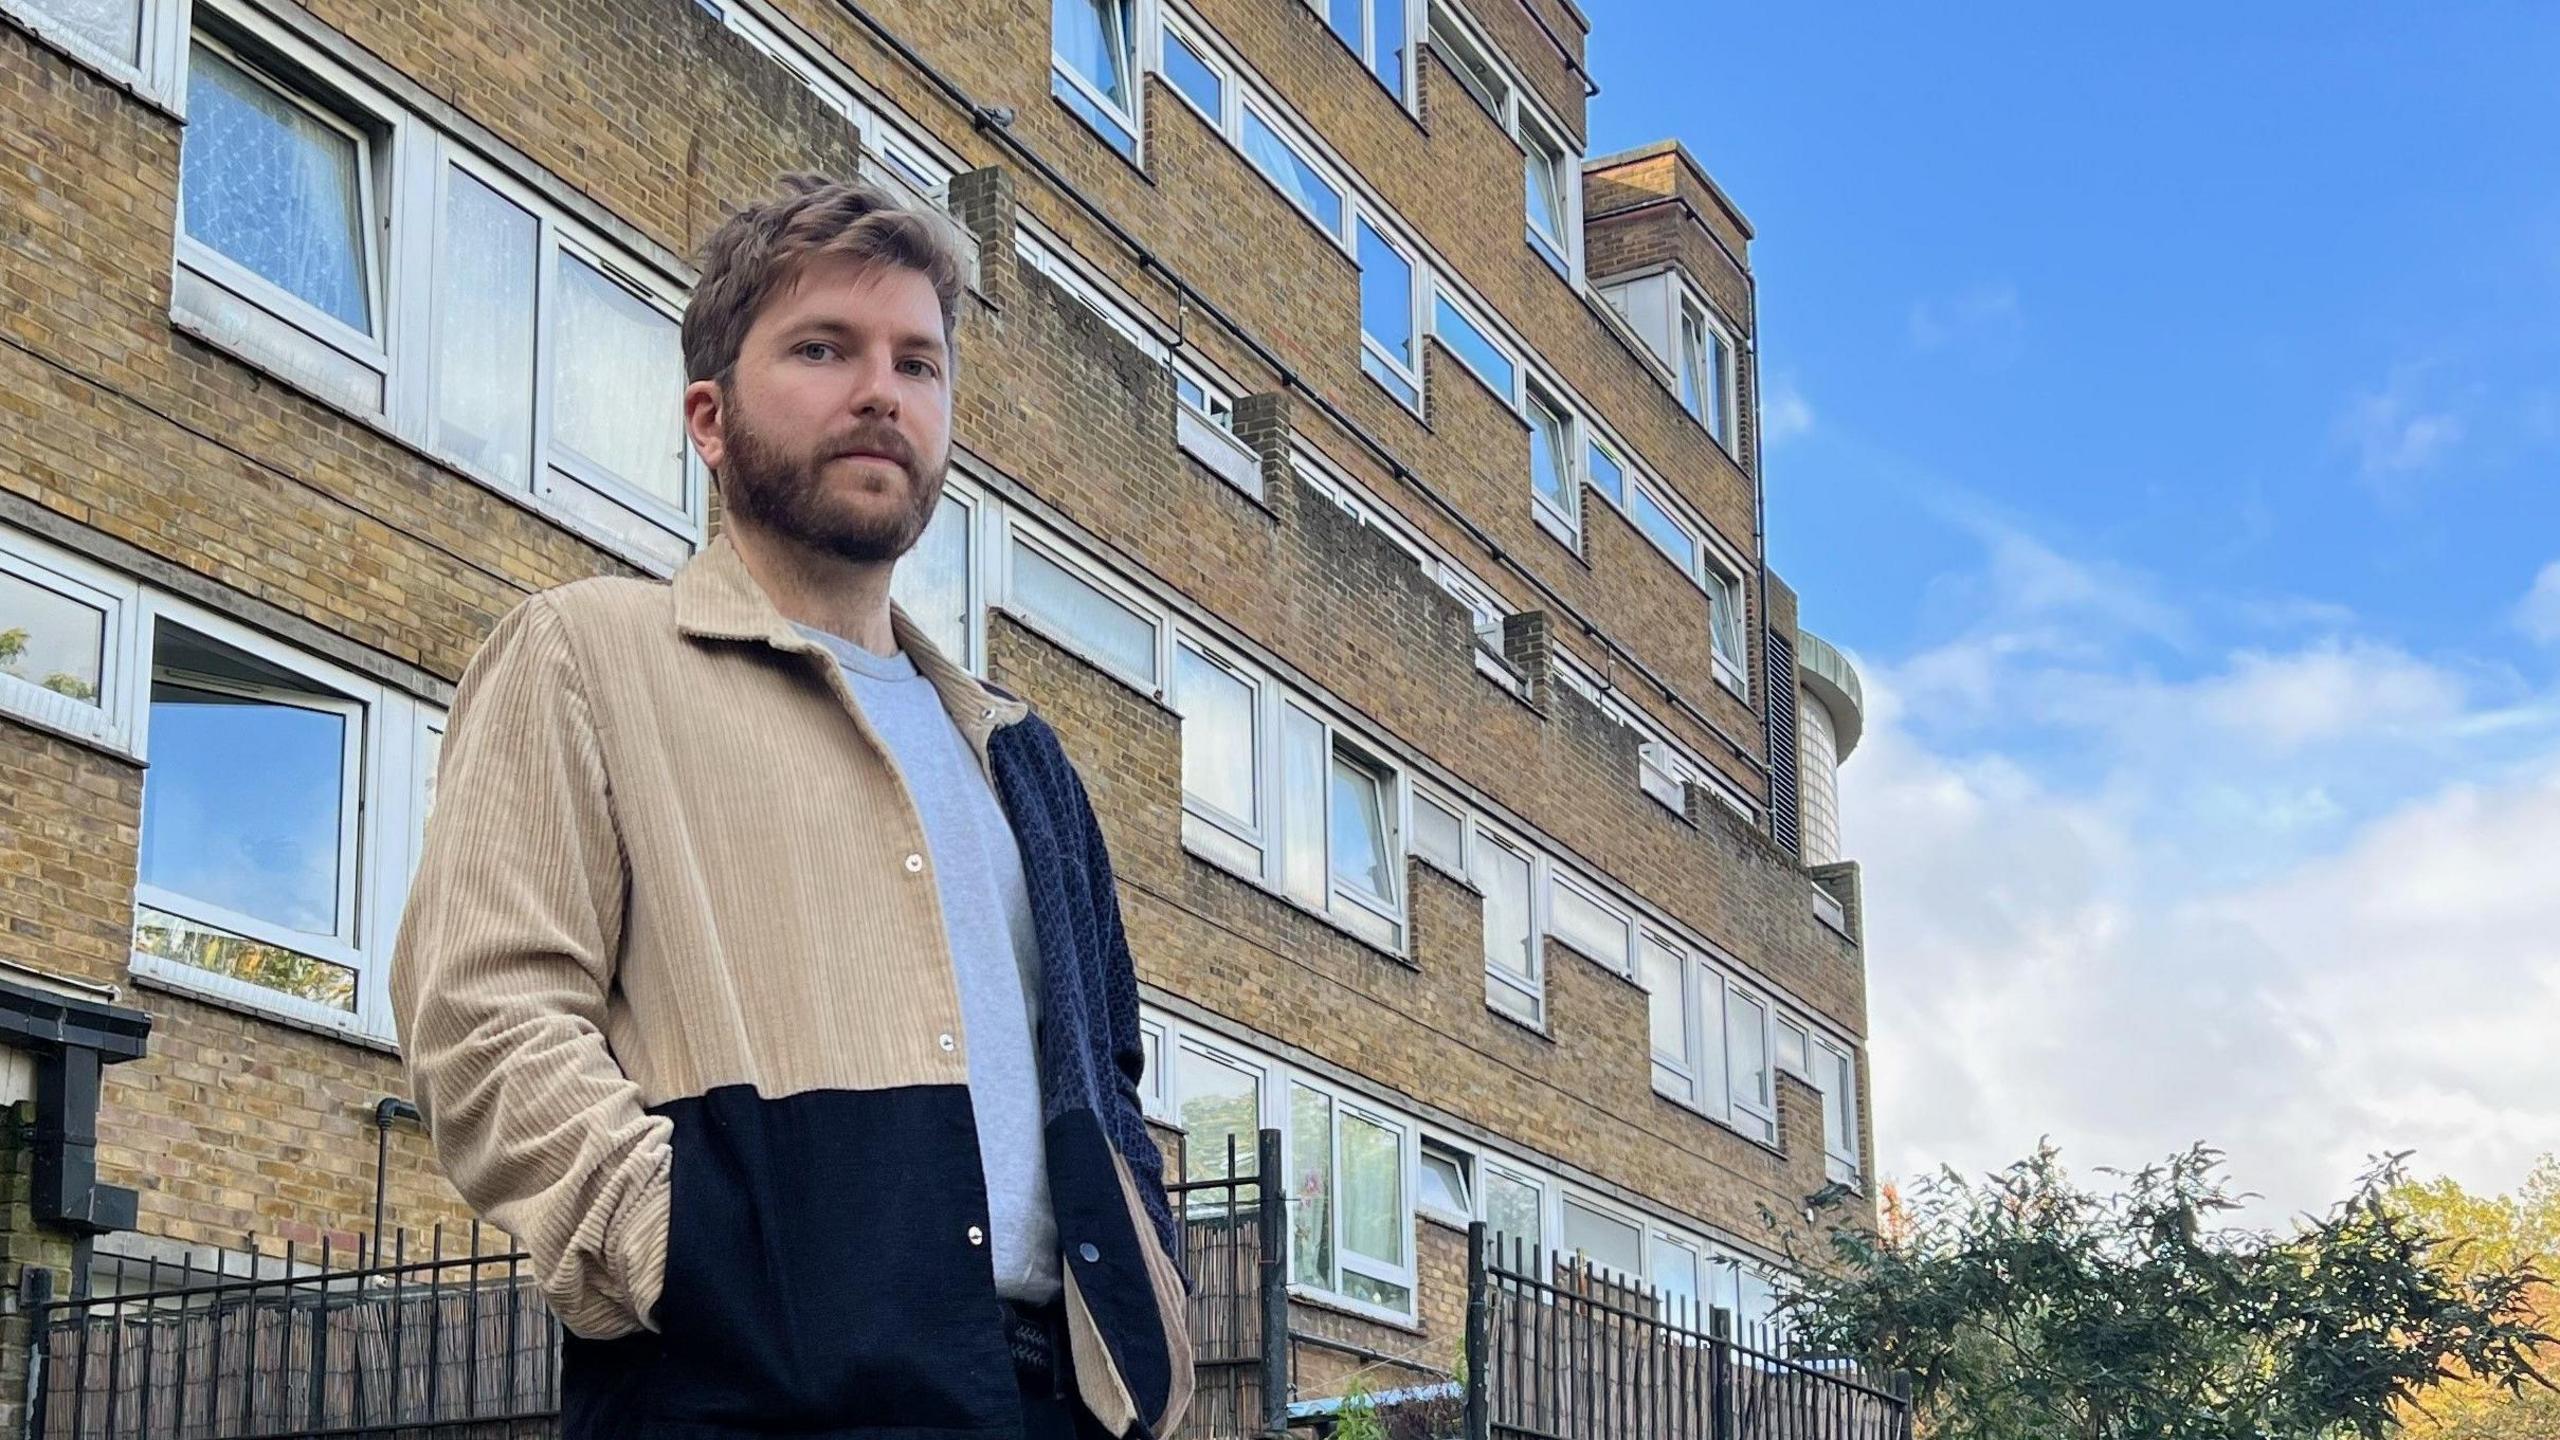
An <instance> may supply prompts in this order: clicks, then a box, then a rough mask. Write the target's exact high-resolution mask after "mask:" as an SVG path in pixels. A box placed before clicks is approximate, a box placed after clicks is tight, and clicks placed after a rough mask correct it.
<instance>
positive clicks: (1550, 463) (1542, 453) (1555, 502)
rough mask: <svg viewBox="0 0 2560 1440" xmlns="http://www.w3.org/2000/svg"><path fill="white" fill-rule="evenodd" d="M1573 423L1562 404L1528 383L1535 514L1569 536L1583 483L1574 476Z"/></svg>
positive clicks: (1578, 514) (1578, 510)
mask: <svg viewBox="0 0 2560 1440" xmlns="http://www.w3.org/2000/svg"><path fill="white" fill-rule="evenodd" d="M1572 437H1573V425H1572V422H1571V421H1569V420H1567V419H1566V418H1565V412H1564V408H1563V407H1562V406H1560V405H1558V404H1557V403H1556V402H1555V401H1553V400H1550V399H1549V398H1547V396H1546V394H1545V392H1543V391H1541V390H1540V389H1539V388H1538V387H1537V386H1535V385H1532V386H1530V387H1529V493H1530V494H1531V495H1532V496H1533V497H1535V499H1536V500H1537V502H1538V504H1537V506H1536V507H1535V508H1536V513H1537V515H1538V518H1539V519H1540V520H1541V521H1542V522H1545V523H1547V524H1548V525H1549V527H1550V528H1552V529H1557V530H1560V531H1562V532H1563V534H1564V535H1565V536H1566V537H1567V538H1568V539H1570V538H1571V537H1572V536H1573V535H1574V534H1575V533H1576V528H1577V526H1578V525H1579V524H1580V517H1581V513H1582V506H1581V490H1582V487H1581V486H1580V485H1578V484H1576V483H1575V482H1574V478H1573V438H1572Z"/></svg>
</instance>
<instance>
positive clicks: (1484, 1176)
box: [1475, 1151, 1560, 1281]
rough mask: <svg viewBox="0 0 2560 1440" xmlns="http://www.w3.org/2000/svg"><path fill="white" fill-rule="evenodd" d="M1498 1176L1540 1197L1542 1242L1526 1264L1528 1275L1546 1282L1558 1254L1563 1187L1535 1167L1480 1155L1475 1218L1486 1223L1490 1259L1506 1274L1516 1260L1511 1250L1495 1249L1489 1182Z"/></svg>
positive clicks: (1488, 1152) (1488, 1153) (1539, 1219)
mask: <svg viewBox="0 0 2560 1440" xmlns="http://www.w3.org/2000/svg"><path fill="white" fill-rule="evenodd" d="M1494 1175H1499V1176H1501V1177H1502V1178H1503V1179H1504V1180H1507V1181H1509V1182H1510V1183H1512V1184H1514V1185H1517V1186H1520V1187H1521V1188H1522V1189H1524V1190H1528V1191H1531V1192H1533V1193H1535V1194H1536V1195H1537V1197H1538V1241H1537V1244H1535V1245H1533V1246H1531V1247H1529V1254H1528V1255H1527V1256H1526V1263H1527V1265H1528V1273H1529V1274H1530V1275H1531V1276H1532V1277H1534V1278H1536V1279H1538V1280H1541V1281H1544V1280H1546V1279H1548V1278H1549V1275H1550V1272H1549V1270H1548V1262H1549V1257H1551V1256H1553V1255H1554V1254H1555V1253H1556V1240H1557V1231H1558V1228H1559V1227H1558V1225H1557V1219H1556V1214H1555V1211H1556V1206H1557V1204H1558V1195H1557V1191H1558V1189H1559V1188H1560V1187H1559V1186H1558V1184H1557V1182H1556V1181H1554V1180H1553V1179H1551V1178H1549V1177H1548V1176H1547V1175H1545V1174H1544V1173H1542V1172H1541V1171H1539V1170H1538V1169H1537V1168H1535V1167H1533V1166H1529V1165H1524V1164H1521V1163H1520V1162H1518V1161H1515V1160H1513V1159H1511V1158H1510V1157H1508V1156H1505V1155H1497V1154H1494V1153H1492V1152H1491V1151H1479V1152H1478V1153H1477V1156H1476V1171H1475V1177H1476V1193H1475V1202H1476V1213H1475V1218H1476V1219H1478V1220H1482V1221H1483V1222H1485V1246H1486V1249H1487V1250H1488V1252H1490V1253H1489V1256H1488V1258H1490V1259H1491V1260H1492V1261H1493V1263H1495V1264H1497V1265H1500V1266H1502V1267H1503V1268H1504V1269H1506V1270H1507V1269H1510V1268H1511V1266H1512V1263H1513V1259H1514V1257H1513V1256H1512V1254H1511V1251H1510V1247H1508V1246H1504V1247H1501V1248H1499V1249H1496V1248H1495V1242H1494V1235H1495V1231H1494V1229H1493V1195H1492V1191H1493V1187H1492V1185H1491V1184H1489V1183H1487V1182H1488V1178H1489V1177H1490V1176H1494Z"/></svg>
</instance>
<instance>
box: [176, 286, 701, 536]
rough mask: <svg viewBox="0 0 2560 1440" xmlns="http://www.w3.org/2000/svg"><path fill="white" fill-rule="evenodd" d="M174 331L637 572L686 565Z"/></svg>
mask: <svg viewBox="0 0 2560 1440" xmlns="http://www.w3.org/2000/svg"><path fill="white" fill-rule="evenodd" d="M169 328H170V329H172V330H174V331H176V332H177V333H178V334H180V335H183V336H185V337H187V338H188V339H189V340H192V341H194V342H195V343H197V344H199V345H202V346H204V347H205V348H206V349H208V350H211V351H213V352H214V353H215V354H218V355H221V356H223V357H224V358H226V359H228V360H230V361H231V362H233V363H234V364H237V365H241V366H244V367H246V368H247V369H249V370H250V371H252V372H254V373H255V374H257V375H258V376H259V377H261V378H262V379H265V380H268V381H271V382H272V383H274V384H277V385H281V386H283V387H285V388H286V389H288V390H291V391H292V392H293V393H294V394H296V395H299V396H301V397H302V398H303V399H305V400H308V401H310V402H311V403H312V404H314V405H318V406H320V407H322V408H324V409H326V410H328V411H329V412H330V413H331V414H333V415H337V416H340V417H342V418H345V419H349V420H353V421H355V422H356V423H358V424H360V425H362V426H364V427H365V428H366V429H368V430H371V431H372V432H373V433H374V434H376V435H378V436H380V437H382V438H383V439H384V440H387V441H389V442H391V443H392V444H393V445H396V446H398V447H399V448H400V449H402V450H405V451H407V452H408V453H409V454H410V455H412V456H415V457H416V458H418V459H420V460H423V461H425V462H426V463H428V464H430V465H432V466H434V467H436V468H437V469H438V470H441V471H444V472H446V473H447V474H450V475H453V476H455V477H457V478H459V479H462V480H464V481H467V482H469V483H470V484H471V485H472V486H473V487H474V488H476V489H478V490H479V491H480V492H481V493H483V494H486V495H494V496H496V497H497V498H498V499H500V500H503V501H505V502H507V503H508V504H510V505H513V506H515V507H516V508H517V509H519V510H523V511H525V512H526V513H528V514H530V515H532V516H534V517H535V518H536V519H538V520H541V521H542V522H543V523H544V524H546V525H551V526H554V527H556V528H558V529H560V530H563V531H566V532H568V533H569V534H571V535H574V536H576V537H577V538H579V539H581V540H584V541H586V542H587V543H588V544H590V545H593V546H595V547H596V548H597V549H599V550H602V551H604V552H605V553H606V554H609V555H612V556H614V557H615V558H617V559H620V560H623V561H625V562H627V563H629V564H630V565H631V566H633V567H634V568H635V569H638V570H640V571H642V572H644V573H646V574H650V575H654V576H656V577H658V578H659V579H661V580H664V579H669V578H672V577H673V576H674V574H675V572H676V570H677V569H679V568H681V566H670V565H667V564H665V563H664V562H662V561H660V560H659V559H658V558H657V557H655V556H652V555H651V554H649V553H648V552H647V551H645V550H641V549H638V548H635V547H633V546H631V545H629V544H628V543H627V542H625V541H623V540H622V539H620V538H619V537H617V536H615V535H614V534H612V532H610V531H608V530H606V529H604V528H603V527H601V526H599V525H596V524H594V523H592V522H590V521H588V520H586V519H585V518H583V517H581V516H579V515H578V514H577V513H575V512H574V511H571V510H569V509H568V508H567V507H565V506H561V505H556V504H551V503H547V502H545V501H544V500H543V499H542V498H541V497H539V496H536V495H534V494H532V493H530V492H519V491H516V490H512V489H507V488H504V487H501V486H497V485H493V484H491V483H489V482H488V481H487V480H484V479H482V478H481V477H479V476H478V475H475V474H473V473H472V472H471V471H469V470H465V469H462V468H460V467H459V466H456V465H455V464H454V463H453V462H452V461H450V460H447V459H445V458H444V457H443V456H440V455H438V454H436V453H435V452H433V451H431V450H429V449H427V448H426V447H425V446H423V445H420V444H419V443H418V442H416V441H415V440H412V439H410V438H409V437H408V436H406V435H403V434H401V433H400V432H399V431H398V430H396V429H394V428H392V425H391V422H390V421H389V420H387V419H385V418H384V417H383V416H382V415H380V414H378V413H374V412H370V411H366V410H362V409H358V408H355V407H353V406H349V405H345V404H342V403H340V402H338V401H336V400H333V399H331V398H330V397H328V396H326V395H322V394H319V393H317V392H315V391H313V390H312V389H310V388H309V387H307V386H305V385H303V384H301V383H300V382H299V381H297V380H295V379H294V378H293V377H292V376H290V375H286V374H283V373H281V372H279V371H277V370H276V369H274V368H273V367H272V366H270V365H268V364H267V363H266V362H265V361H264V360H262V359H261V358H259V357H258V356H257V355H256V354H255V353H253V352H250V351H247V350H244V349H242V348H241V347H239V346H235V345H231V344H229V343H227V342H225V341H223V340H222V339H221V338H220V337H218V336H216V335H214V334H213V333H211V331H210V330H209V329H208V328H207V327H205V326H203V325H200V324H198V323H196V322H195V321H194V320H193V319H191V318H190V317H189V316H187V315H185V314H184V313H181V312H176V311H172V312H171V314H170V316H169ZM669 538H670V539H673V540H675V541H677V542H678V543H681V544H687V545H690V546H692V547H693V548H694V549H696V550H699V549H700V548H701V546H702V539H703V537H702V533H701V531H700V529H699V528H697V529H696V531H695V533H694V534H693V535H692V536H690V537H686V536H678V535H674V534H673V533H672V532H669Z"/></svg>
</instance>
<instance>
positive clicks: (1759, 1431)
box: [1465, 1221, 1911, 1440]
mask: <svg viewBox="0 0 2560 1440" xmlns="http://www.w3.org/2000/svg"><path fill="white" fill-rule="evenodd" d="M1506 1262H1507V1263H1506ZM1538 1265H1539V1261H1538V1260H1537V1259H1536V1258H1535V1252H1534V1251H1532V1250H1530V1249H1529V1248H1527V1247H1526V1246H1524V1245H1520V1244H1518V1243H1517V1242H1515V1244H1514V1247H1513V1249H1512V1252H1511V1253H1510V1254H1509V1255H1508V1256H1503V1255H1499V1254H1497V1253H1495V1249H1494V1243H1493V1241H1492V1240H1491V1239H1490V1238H1489V1235H1488V1232H1487V1229H1486V1226H1485V1224H1484V1222H1482V1221H1478V1222H1476V1223H1475V1224H1473V1225H1471V1226H1469V1227H1468V1231H1467V1355H1468V1357H1469V1363H1468V1365H1467V1373H1466V1385H1465V1405H1466V1411H1465V1414H1466V1420H1465V1425H1466V1435H1467V1437H1468V1440H1910V1436H1911V1407H1910V1402H1909V1400H1908V1398H1907V1393H1908V1392H1907V1388H1906V1387H1905V1386H1904V1385H1903V1384H1902V1383H1901V1381H1900V1380H1899V1378H1896V1379H1894V1380H1891V1381H1885V1380H1880V1379H1879V1378H1878V1377H1875V1376H1873V1375H1871V1374H1869V1373H1868V1372H1867V1371H1866V1370H1865V1368H1864V1367H1862V1366H1860V1365H1858V1364H1856V1363H1855V1362H1854V1361H1851V1360H1847V1359H1844V1358H1838V1357H1821V1356H1808V1355H1800V1354H1789V1353H1786V1351H1787V1347H1786V1346H1785V1344H1784V1343H1783V1341H1782V1340H1781V1339H1780V1338H1779V1337H1777V1336H1774V1335H1772V1334H1771V1333H1769V1332H1767V1331H1759V1332H1755V1333H1754V1335H1753V1336H1752V1337H1751V1343H1745V1342H1744V1341H1743V1340H1741V1339H1737V1338H1736V1337H1735V1335H1734V1334H1733V1327H1732V1317H1731V1312H1729V1311H1726V1310H1723V1309H1721V1308H1714V1309H1707V1310H1704V1311H1701V1310H1700V1309H1699V1308H1698V1307H1697V1305H1696V1302H1694V1301H1691V1300H1689V1299H1688V1298H1687V1297H1684V1296H1671V1295H1665V1294H1664V1293H1663V1292H1661V1291H1659V1290H1656V1289H1653V1288H1651V1287H1646V1286H1639V1285H1633V1284H1629V1283H1625V1282H1622V1281H1618V1280H1615V1279H1612V1278H1610V1277H1608V1276H1606V1275H1604V1274H1602V1273H1601V1272H1599V1271H1597V1270H1595V1269H1593V1268H1592V1267H1591V1266H1590V1265H1589V1264H1588V1263H1587V1262H1585V1261H1583V1260H1581V1259H1579V1258H1577V1257H1565V1258H1563V1259H1560V1260H1559V1261H1557V1263H1556V1267H1555V1271H1554V1273H1553V1274H1552V1275H1551V1276H1547V1275H1539V1274H1536V1273H1534V1272H1535V1270H1536V1269H1537V1267H1538Z"/></svg>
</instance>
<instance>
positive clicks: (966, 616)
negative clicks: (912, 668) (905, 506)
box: [889, 490, 978, 666]
mask: <svg viewBox="0 0 2560 1440" xmlns="http://www.w3.org/2000/svg"><path fill="white" fill-rule="evenodd" d="M975 512H976V507H975V506H973V505H971V504H970V503H969V502H968V501H967V500H965V499H963V498H961V496H960V494H959V492H957V491H953V490H946V491H944V492H943V496H942V500H941V502H940V503H939V504H937V505H935V506H934V510H933V519H932V521H931V522H930V523H928V524H927V525H926V526H925V527H924V535H923V537H922V538H921V539H919V540H917V541H916V547H915V548H914V549H913V550H910V551H908V552H907V553H906V554H905V555H903V556H900V557H899V559H898V565H897V568H896V569H895V570H893V571H891V572H890V575H889V596H890V598H891V599H893V600H895V601H897V602H898V607H899V608H900V609H902V610H904V611H906V612H907V618H908V619H910V620H913V621H914V622H916V626H917V628H918V629H921V630H922V631H924V633H925V638H926V639H928V640H931V641H932V642H933V643H934V644H935V645H936V646H937V647H939V648H940V649H941V651H942V653H943V654H944V655H946V656H949V657H950V658H951V659H952V660H953V661H954V662H955V663H957V664H960V665H966V666H974V665H975V664H976V663H977V653H976V652H977V647H976V646H975V645H974V644H973V643H972V641H971V633H972V630H973V628H974V627H973V621H974V619H975V617H976V615H977V613H978V604H977V601H978V597H977V586H976V583H975V576H976V573H977V570H976V567H975V566H974V565H973V564H972V563H971V550H972V548H973V547H972V546H971V545H970V530H971V528H972V517H973V516H974V514H975Z"/></svg>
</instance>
